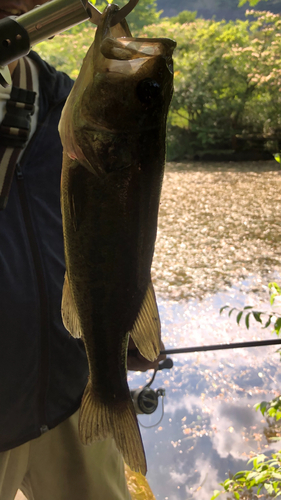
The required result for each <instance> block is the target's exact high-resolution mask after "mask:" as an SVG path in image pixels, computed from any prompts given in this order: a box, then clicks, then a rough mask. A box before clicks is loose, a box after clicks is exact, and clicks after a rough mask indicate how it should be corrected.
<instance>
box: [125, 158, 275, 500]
mask: <svg viewBox="0 0 281 500" xmlns="http://www.w3.org/2000/svg"><path fill="white" fill-rule="evenodd" d="M280 192H281V175H280V173H279V171H278V168H277V166H276V165H275V164H274V163H273V162H267V163H256V164H249V163H248V164H245V165H241V166H237V165H236V164H228V165H221V164H220V165H201V164H169V165H168V168H167V172H166V175H165V179H164V184H163V194H162V200H161V207H160V216H159V231H158V239H157V244H156V250H155V258H154V262H153V280H154V284H155V289H156V292H157V298H158V304H159V310H160V316H161V322H162V335H163V338H164V341H165V345H166V346H167V347H184V346H194V345H206V344H215V343H227V342H235V341H247V340H255V339H257V340H258V339H263V338H271V329H270V328H269V329H266V330H264V329H261V328H260V326H259V325H258V324H257V323H256V322H254V321H252V322H251V325H250V329H249V330H247V329H246V327H245V326H242V327H241V328H239V327H237V325H236V323H235V317H233V318H228V315H227V314H223V315H221V316H220V315H219V309H220V307H222V306H223V305H225V304H227V303H230V304H232V305H233V306H235V307H237V308H240V307H244V306H245V305H255V307H256V308H257V309H258V310H259V309H263V310H264V309H265V310H268V309H269V306H268V288H267V284H268V282H269V281H272V280H275V281H278V280H279V282H280V281H281V280H280V277H281V265H280V253H281V251H280V236H281V223H280V221H281V217H280V216H281V204H280V194H279V193H280ZM276 350H277V347H276V346H272V347H262V348H260V347H259V348H249V349H237V350H227V351H214V352H206V353H194V354H181V355H177V356H173V361H174V368H173V369H172V370H170V371H163V372H159V373H158V374H157V376H156V379H155V382H154V383H153V386H152V387H153V388H154V389H156V388H158V387H163V388H165V390H166V396H165V410H164V417H163V419H162V421H161V422H160V423H158V424H157V421H158V420H159V419H160V417H161V405H159V407H158V409H157V411H156V412H155V413H154V414H153V415H151V416H146V415H145V416H140V417H139V420H140V422H141V423H142V424H144V425H146V426H150V425H154V424H157V425H156V426H155V427H153V428H151V429H144V428H142V435H143V439H144V444H145V449H146V453H147V458H148V480H149V482H150V484H151V487H152V489H153V491H154V494H155V496H156V498H157V499H158V498H159V499H161V500H188V499H199V500H208V499H210V497H211V496H212V492H213V490H214V489H218V483H219V482H220V481H223V480H224V479H226V478H227V477H228V474H229V473H232V474H233V473H235V472H236V471H238V470H240V469H241V468H245V467H246V463H247V461H248V459H249V458H250V457H251V456H253V455H254V454H257V453H260V452H263V453H267V454H270V452H271V451H273V450H274V449H276V447H277V448H278V445H276V444H273V443H272V442H271V441H269V440H268V437H269V436H270V435H276V429H275V428H274V426H272V425H271V424H272V422H267V421H266V420H265V419H264V418H263V416H262V415H261V413H260V412H256V411H255V410H254V408H253V406H254V404H256V403H258V402H260V401H262V400H268V401H269V400H270V399H272V398H274V397H275V396H277V395H279V394H280V392H281V391H280V382H281V369H280V367H281V365H280V355H279V354H278V353H277V352H276ZM150 376H151V373H147V374H140V373H135V374H132V373H130V377H129V383H130V386H131V387H132V388H136V387H139V386H142V385H143V384H144V383H146V382H147V381H148V380H149V378H150ZM277 433H278V432H277ZM279 447H280V445H279Z"/></svg>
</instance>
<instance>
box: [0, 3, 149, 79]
mask: <svg viewBox="0 0 281 500" xmlns="http://www.w3.org/2000/svg"><path fill="white" fill-rule="evenodd" d="M138 1H139V0H129V2H128V3H127V4H126V5H124V7H122V9H120V10H117V11H116V14H115V15H114V16H113V18H112V22H111V26H115V24H118V23H120V22H121V21H122V20H123V19H125V17H126V16H127V15H128V14H130V12H131V11H132V10H133V9H134V7H135V6H136V5H137V3H138ZM101 16H102V13H101V12H100V11H99V10H98V9H97V8H96V7H94V5H92V4H91V3H90V2H88V1H87V0H51V1H49V2H47V3H45V4H43V5H37V6H36V7H35V8H34V9H32V10H30V11H29V12H26V13H24V14H21V15H11V16H7V17H5V18H4V19H1V20H0V85H2V86H3V87H7V86H8V85H11V76H10V72H9V69H8V66H7V65H8V64H10V63H11V62H13V61H15V60H17V59H19V58H20V57H23V56H26V55H27V54H28V53H29V52H30V50H31V47H32V46H33V45H36V44H37V43H39V42H42V41H43V40H47V39H51V38H53V37H54V36H55V35H57V34H59V33H61V32H63V31H65V30H67V29H68V28H72V27H73V26H76V25H77V24H80V23H82V22H84V21H87V20H89V21H90V22H91V23H93V24H95V25H97V26H98V25H99V22H100V19H101Z"/></svg>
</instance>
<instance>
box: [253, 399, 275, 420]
mask: <svg viewBox="0 0 281 500" xmlns="http://www.w3.org/2000/svg"><path fill="white" fill-rule="evenodd" d="M255 409H256V410H260V411H261V413H262V414H263V415H264V416H265V417H270V418H274V419H276V420H277V421H278V420H280V418H281V396H278V397H277V398H274V399H272V401H269V402H267V401H262V402H261V403H258V404H257V405H255Z"/></svg>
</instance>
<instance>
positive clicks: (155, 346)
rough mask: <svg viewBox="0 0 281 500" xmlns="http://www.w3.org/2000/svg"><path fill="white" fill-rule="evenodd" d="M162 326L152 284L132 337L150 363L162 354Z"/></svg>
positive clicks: (148, 289) (149, 286) (148, 288)
mask: <svg viewBox="0 0 281 500" xmlns="http://www.w3.org/2000/svg"><path fill="white" fill-rule="evenodd" d="M160 333H161V324H160V318H159V313H158V307H157V304H156V298H155V293H154V289H153V285H152V283H151V282H150V283H149V285H148V287H147V291H146V294H145V297H144V300H143V303H142V305H141V308H140V311H139V314H138V316H137V319H136V321H135V323H134V326H133V328H132V330H131V331H130V335H131V336H132V339H133V341H134V343H135V344H136V347H137V348H138V350H139V352H140V353H141V354H142V356H144V357H145V358H146V359H148V360H149V361H154V360H155V359H156V358H157V357H158V356H159V353H160Z"/></svg>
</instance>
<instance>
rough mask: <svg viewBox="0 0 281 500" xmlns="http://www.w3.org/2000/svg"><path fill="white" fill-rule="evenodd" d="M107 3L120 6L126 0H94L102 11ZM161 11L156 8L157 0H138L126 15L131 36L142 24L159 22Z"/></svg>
mask: <svg viewBox="0 0 281 500" xmlns="http://www.w3.org/2000/svg"><path fill="white" fill-rule="evenodd" d="M107 3H116V4H117V5H118V6H119V7H120V8H121V7H123V6H124V5H126V4H127V3H128V0H116V1H114V0H113V1H112V2H110V1H109V2H105V1H102V2H101V1H100V0H97V1H96V7H97V8H98V9H99V10H101V11H103V10H104V8H105V6H106V5H107ZM160 15H161V11H158V10H157V0H140V1H139V2H138V4H137V5H136V7H135V8H134V9H133V10H132V12H131V13H130V14H129V15H128V16H127V21H128V24H129V26H130V29H131V32H132V34H133V36H136V35H137V34H138V32H139V30H141V28H143V27H144V26H146V25H148V24H154V23H158V22H159V18H160Z"/></svg>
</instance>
